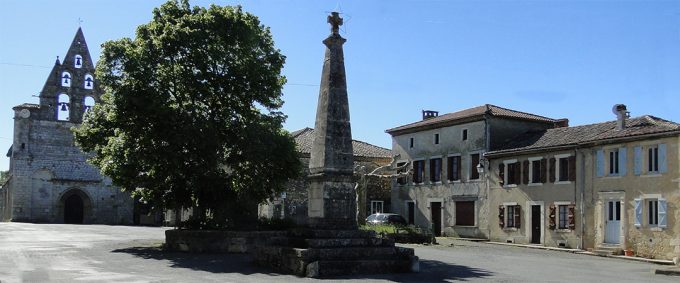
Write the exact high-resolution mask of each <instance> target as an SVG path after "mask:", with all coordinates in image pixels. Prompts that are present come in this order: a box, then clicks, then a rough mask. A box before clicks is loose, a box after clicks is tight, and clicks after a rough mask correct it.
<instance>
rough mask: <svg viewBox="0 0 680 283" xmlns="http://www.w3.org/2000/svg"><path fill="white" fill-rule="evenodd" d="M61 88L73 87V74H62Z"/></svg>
mask: <svg viewBox="0 0 680 283" xmlns="http://www.w3.org/2000/svg"><path fill="white" fill-rule="evenodd" d="M61 86H65V87H70V86H71V74H70V73H69V72H63V73H61Z"/></svg>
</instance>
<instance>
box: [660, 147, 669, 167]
mask: <svg viewBox="0 0 680 283" xmlns="http://www.w3.org/2000/svg"><path fill="white" fill-rule="evenodd" d="M666 171H668V166H667V165H666V144H660V145H659V173H666Z"/></svg>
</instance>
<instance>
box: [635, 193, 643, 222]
mask: <svg viewBox="0 0 680 283" xmlns="http://www.w3.org/2000/svg"><path fill="white" fill-rule="evenodd" d="M634 207H635V227H637V228H640V226H641V225H642V201H641V200H640V199H639V198H636V199H634Z"/></svg>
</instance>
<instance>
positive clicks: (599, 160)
mask: <svg viewBox="0 0 680 283" xmlns="http://www.w3.org/2000/svg"><path fill="white" fill-rule="evenodd" d="M595 158H596V159H595V160H596V162H595V173H596V174H597V176H598V177H602V176H604V151H603V150H601V149H598V150H597V152H596V153H595Z"/></svg>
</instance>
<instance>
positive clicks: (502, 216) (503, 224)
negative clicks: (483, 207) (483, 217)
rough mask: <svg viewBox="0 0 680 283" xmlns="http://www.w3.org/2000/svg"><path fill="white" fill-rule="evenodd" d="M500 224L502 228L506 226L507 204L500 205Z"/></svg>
mask: <svg viewBox="0 0 680 283" xmlns="http://www.w3.org/2000/svg"><path fill="white" fill-rule="evenodd" d="M498 226H500V227H501V228H504V227H505V206H503V205H499V206H498Z"/></svg>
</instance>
